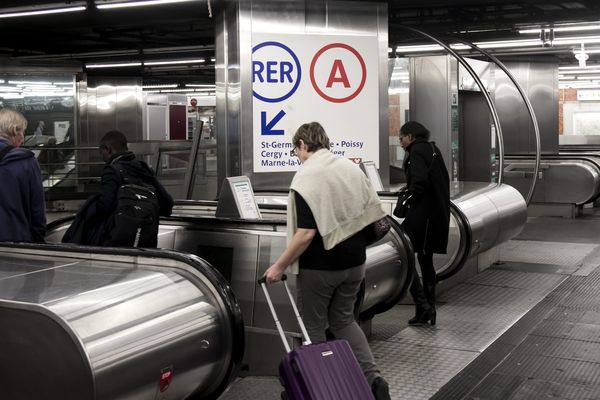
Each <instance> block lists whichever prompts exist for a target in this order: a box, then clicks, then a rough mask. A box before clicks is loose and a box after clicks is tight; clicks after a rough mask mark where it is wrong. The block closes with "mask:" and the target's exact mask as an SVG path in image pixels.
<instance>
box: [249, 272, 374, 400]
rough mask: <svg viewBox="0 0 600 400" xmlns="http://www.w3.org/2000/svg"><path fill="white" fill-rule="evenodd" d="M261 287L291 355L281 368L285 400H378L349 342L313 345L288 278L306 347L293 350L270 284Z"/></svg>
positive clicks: (288, 354)
mask: <svg viewBox="0 0 600 400" xmlns="http://www.w3.org/2000/svg"><path fill="white" fill-rule="evenodd" d="M259 283H260V284H261V286H262V288H263V291H264V292H265V297H266V298H267V303H268V305H269V308H270V310H271V313H272V314H273V319H274V320H275V325H276V326H277V330H278V331H279V336H280V337H281V339H282V341H283V344H284V346H285V349H286V351H287V353H286V354H285V356H284V357H283V360H281V363H280V364H279V379H280V381H281V384H282V385H283V387H284V389H285V394H284V395H283V396H282V397H284V398H287V399H290V400H374V397H373V393H372V392H371V388H370V387H369V384H368V383H367V379H366V378H365V375H364V374H363V372H362V370H361V369H360V365H359V364H358V361H357V360H356V357H355V356H354V353H353V352H352V349H351V348H350V345H349V344H348V342H347V341H346V340H331V341H327V342H323V343H316V344H313V343H311V342H310V338H309V337H308V333H307V332H306V328H305V327H304V323H303V322H302V318H300V314H299V312H298V308H297V307H296V303H295V302H294V298H293V296H292V293H291V292H290V289H289V288H288V285H287V282H286V280H285V275H284V279H283V283H284V285H285V290H286V291H287V294H288V297H289V298H290V302H291V303H292V308H293V309H294V313H295V314H296V319H297V320H298V324H299V325H300V329H301V330H302V334H303V336H304V338H305V341H304V343H303V345H302V346H299V347H297V348H295V349H293V350H292V349H290V346H289V344H288V342H287V340H286V338H285V334H284V332H283V328H282V327H281V323H280V322H279V320H278V318H277V314H276V312H275V308H274V307H273V303H272V302H271V298H270V296H269V293H268V291H267V286H266V283H265V282H264V280H262V279H261V280H260V281H259Z"/></svg>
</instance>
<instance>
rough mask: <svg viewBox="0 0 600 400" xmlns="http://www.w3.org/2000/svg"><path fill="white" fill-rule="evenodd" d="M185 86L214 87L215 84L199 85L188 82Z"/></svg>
mask: <svg viewBox="0 0 600 400" xmlns="http://www.w3.org/2000/svg"><path fill="white" fill-rule="evenodd" d="M185 87H203V88H214V87H215V85H199V84H196V83H186V84H185Z"/></svg>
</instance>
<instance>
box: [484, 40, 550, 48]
mask: <svg viewBox="0 0 600 400" xmlns="http://www.w3.org/2000/svg"><path fill="white" fill-rule="evenodd" d="M475 45H477V46H478V47H480V48H482V49H502V48H510V47H527V46H536V47H541V45H542V42H541V41H540V40H539V39H522V40H521V39H517V40H495V41H491V42H475Z"/></svg>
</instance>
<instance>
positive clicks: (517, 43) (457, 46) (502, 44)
mask: <svg viewBox="0 0 600 400" xmlns="http://www.w3.org/2000/svg"><path fill="white" fill-rule="evenodd" d="M473 44H474V45H476V46H478V47H480V48H482V49H500V48H512V47H531V46H535V47H540V46H541V44H542V43H541V42H540V40H539V39H517V40H497V41H490V42H475V43H473ZM450 48H451V49H453V50H469V49H471V46H469V45H466V44H462V43H452V44H450ZM442 49H443V48H442V46H440V45H438V44H427V45H414V46H398V47H396V53H413V52H431V51H440V50H442Z"/></svg>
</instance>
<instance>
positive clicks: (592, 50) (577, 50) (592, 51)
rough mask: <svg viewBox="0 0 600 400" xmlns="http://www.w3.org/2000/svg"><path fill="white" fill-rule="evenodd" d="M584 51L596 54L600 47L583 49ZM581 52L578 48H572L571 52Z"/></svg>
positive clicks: (599, 51)
mask: <svg viewBox="0 0 600 400" xmlns="http://www.w3.org/2000/svg"><path fill="white" fill-rule="evenodd" d="M585 52H586V53H588V54H596V53H600V49H585ZM577 53H581V50H580V49H573V54H577Z"/></svg>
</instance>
